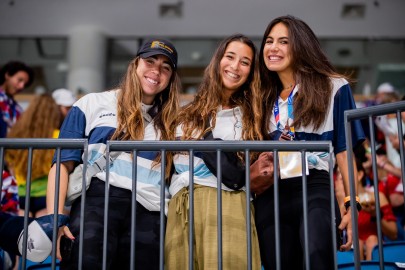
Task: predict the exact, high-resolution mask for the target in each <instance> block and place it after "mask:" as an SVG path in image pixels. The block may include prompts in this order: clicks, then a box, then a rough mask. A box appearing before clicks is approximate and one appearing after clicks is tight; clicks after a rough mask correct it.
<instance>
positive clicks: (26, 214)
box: [21, 147, 59, 269]
mask: <svg viewBox="0 0 405 270" xmlns="http://www.w3.org/2000/svg"><path fill="white" fill-rule="evenodd" d="M32 152H33V148H32V147H29V148H28V164H27V166H28V169H27V177H26V185H27V187H26V191H25V211H24V234H23V245H22V246H23V250H22V254H21V255H22V264H21V267H22V269H25V267H26V263H27V242H28V217H29V209H30V196H31V195H30V193H31V170H32ZM58 191H59V189H58ZM58 197H59V196H58ZM58 197H56V201H58Z"/></svg>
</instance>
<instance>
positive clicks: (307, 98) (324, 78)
mask: <svg viewBox="0 0 405 270" xmlns="http://www.w3.org/2000/svg"><path fill="white" fill-rule="evenodd" d="M278 23H282V24H284V25H285V26H286V27H287V28H288V35H289V37H288V39H289V46H290V53H291V67H292V69H293V72H294V79H295V82H296V84H299V92H298V95H297V97H296V98H294V105H293V106H294V123H293V125H294V127H295V128H299V127H301V126H309V125H311V124H312V125H313V127H314V129H315V130H316V129H318V128H319V127H321V125H322V123H323V122H324V120H325V116H326V115H327V111H328V108H329V106H330V104H329V102H325V101H329V100H330V97H331V95H332V84H331V81H330V77H335V78H338V77H340V78H345V79H347V80H348V78H346V77H344V76H343V75H341V74H338V73H337V72H336V70H335V68H334V67H333V66H332V64H331V63H330V62H329V60H328V58H327V56H326V55H325V53H324V52H323V51H322V48H321V45H320V43H319V40H318V38H317V37H316V35H315V33H314V32H313V31H312V30H311V28H310V27H309V26H308V25H307V24H306V23H305V22H303V21H302V20H300V19H298V18H296V17H293V16H290V15H287V16H281V17H278V18H276V19H274V20H272V21H271V22H270V23H269V25H268V26H267V29H266V31H265V32H264V35H263V39H262V43H261V46H260V57H259V66H260V78H261V85H262V90H263V91H264V93H263V94H264V98H263V100H264V106H263V107H264V123H263V127H262V128H263V132H265V133H268V132H269V123H270V116H271V115H272V113H273V106H274V103H275V100H276V98H278V95H279V89H281V88H282V84H281V81H280V79H279V77H278V75H277V72H274V71H270V70H268V69H267V67H266V65H265V63H264V58H263V49H264V45H265V43H266V38H267V37H268V35H269V33H270V31H271V30H272V29H273V27H274V26H275V25H276V24H278Z"/></svg>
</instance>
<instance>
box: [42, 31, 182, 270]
mask: <svg viewBox="0 0 405 270" xmlns="http://www.w3.org/2000/svg"><path fill="white" fill-rule="evenodd" d="M176 69H177V51H176V49H175V47H174V46H173V45H172V44H171V43H170V42H169V41H167V40H163V39H152V40H148V41H147V42H145V43H144V44H143V45H142V46H141V47H140V49H139V51H138V53H137V55H136V57H135V59H133V60H132V61H131V62H130V64H129V66H128V68H127V72H126V74H125V76H124V78H123V81H122V83H121V85H120V87H119V89H115V90H111V91H106V92H101V93H91V94H87V95H86V96H84V97H82V98H81V99H79V100H78V101H77V102H76V103H75V104H74V105H73V107H72V109H71V110H70V112H69V114H68V116H67V117H66V119H65V121H64V123H63V125H62V127H61V131H60V136H59V138H71V139H76V138H87V139H88V141H89V152H90V153H91V154H90V155H89V163H90V164H92V163H93V162H94V160H95V159H96V158H97V157H99V156H101V155H103V154H104V152H105V148H106V142H107V140H172V139H174V133H175V124H174V121H175V119H176V114H177V109H178V106H179V105H178V94H179V90H180V80H179V77H178V75H177V73H176ZM159 160H160V154H159V153H158V152H143V153H140V154H139V156H138V163H137V166H138V167H137V173H138V175H137V176H138V177H137V181H138V182H137V205H136V215H137V216H136V221H137V222H136V239H135V241H136V251H135V265H136V267H137V268H139V269H158V267H159V238H160V237H161V236H160V235H159V228H160V210H161V209H160V201H161V200H166V202H167V201H168V199H169V194H168V193H166V195H165V197H164V198H161V197H160V185H161V173H162V172H161V171H160V165H159ZM167 160H168V162H167V169H166V176H167V177H169V172H170V164H171V158H170V156H168V158H167ZM54 162H55V160H54ZM61 162H62V166H61V177H60V186H61V188H60V200H59V209H57V211H59V213H62V212H63V208H64V203H65V197H66V191H67V184H68V176H69V173H71V172H72V171H73V169H74V167H75V166H76V165H78V164H79V163H82V162H83V161H82V151H78V150H62V153H61ZM55 172H56V164H54V165H53V167H52V169H51V170H50V173H49V185H48V194H47V206H48V207H47V208H48V214H52V213H54V193H55V181H56V180H52V179H56V177H55ZM110 172H111V173H110V175H109V183H110V188H109V192H110V193H109V216H108V237H107V241H108V242H107V269H128V268H129V265H130V250H131V246H130V240H131V218H130V216H131V196H132V195H131V193H132V192H131V189H132V176H131V175H132V173H131V172H132V157H131V154H130V153H126V152H122V153H120V154H119V156H118V157H116V158H115V159H114V161H113V162H112V166H111V168H110ZM105 179H106V173H105V171H101V172H99V173H97V174H96V175H95V176H94V177H93V178H92V179H91V183H90V186H89V188H88V190H87V193H86V205H85V212H84V214H82V213H81V212H80V207H81V199H80V198H79V199H76V200H75V201H74V202H73V205H72V208H71V212H70V225H69V228H68V227H67V226H63V230H60V231H59V238H60V237H61V236H62V235H63V237H67V238H69V239H71V240H74V243H73V249H72V252H71V256H70V258H64V257H61V255H60V252H59V250H58V252H57V254H58V255H57V257H58V258H59V259H62V262H61V268H63V269H77V267H78V258H79V257H78V256H79V233H80V231H79V229H80V228H79V225H80V221H81V218H82V217H83V218H84V243H83V245H84V250H83V265H82V266H83V268H84V269H88V268H93V269H101V267H102V262H103V260H102V256H103V230H104V197H105V194H104V189H105Z"/></svg>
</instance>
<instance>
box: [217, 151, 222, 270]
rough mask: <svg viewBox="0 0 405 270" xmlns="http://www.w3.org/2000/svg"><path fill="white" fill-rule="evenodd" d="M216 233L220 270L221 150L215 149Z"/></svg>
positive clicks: (219, 268) (219, 267)
mask: <svg viewBox="0 0 405 270" xmlns="http://www.w3.org/2000/svg"><path fill="white" fill-rule="evenodd" d="M217 171H218V172H217V180H218V181H217V224H218V227H217V235H218V239H217V240H218V270H222V166H221V150H217Z"/></svg>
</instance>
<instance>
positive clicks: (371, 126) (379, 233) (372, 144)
mask: <svg viewBox="0 0 405 270" xmlns="http://www.w3.org/2000/svg"><path fill="white" fill-rule="evenodd" d="M368 125H369V131H370V147H371V153H372V155H371V156H372V164H373V165H374V166H373V167H372V168H373V178H374V180H377V181H374V197H375V198H376V199H375V203H376V209H380V196H379V189H378V173H377V158H376V151H377V150H376V146H375V130H374V122H373V118H372V116H369V117H368ZM352 210H353V209H352ZM376 214H377V221H378V222H377V238H378V254H379V257H380V258H381V260H380V269H384V259H383V258H384V252H383V248H382V230H381V214H380V211H376Z"/></svg>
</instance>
